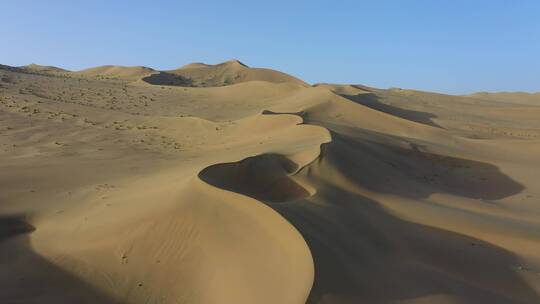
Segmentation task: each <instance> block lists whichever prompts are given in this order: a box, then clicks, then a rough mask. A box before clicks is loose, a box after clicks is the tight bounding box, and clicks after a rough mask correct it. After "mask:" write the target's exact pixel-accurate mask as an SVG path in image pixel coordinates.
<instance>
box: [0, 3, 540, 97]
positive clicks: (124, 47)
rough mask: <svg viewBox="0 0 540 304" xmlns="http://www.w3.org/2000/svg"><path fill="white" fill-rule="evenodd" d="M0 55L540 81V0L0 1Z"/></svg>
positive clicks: (378, 77) (22, 60) (539, 87)
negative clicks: (230, 63) (235, 61)
mask: <svg viewBox="0 0 540 304" xmlns="http://www.w3.org/2000/svg"><path fill="white" fill-rule="evenodd" d="M0 4H1V5H0V8H1V10H2V24H1V26H0V63H2V64H8V65H15V66H17V65H25V64H29V63H38V64H44V65H55V66H59V67H63V68H67V69H71V70H78V69H83V68H87V67H91V66H96V65H104V64H117V65H144V66H149V67H153V68H156V69H172V68H176V67H178V66H181V65H184V64H186V63H190V62H195V61H197V62H205V63H219V62H221V61H225V60H228V59H231V58H237V59H239V60H241V61H242V62H244V63H245V64H247V65H250V66H256V67H270V68H273V69H277V70H281V71H284V72H287V73H290V74H292V75H294V76H297V77H300V78H302V79H304V80H306V81H308V82H310V83H316V82H333V83H354V84H365V85H370V86H375V87H381V88H386V87H402V88H415V89H422V90H431V91H439V92H447V93H455V94H462V93H469V92H473V91H540V1H538V0H521V1H519V0H515V1H510V0H508V1H502V0H501V1H500V0H489V1H488V0H486V1H484V0H466V1H464V0H425V1H420V0H418V1H413V0H410V1H405V0H403V1H398V0H396V1H337V0H335V1H316V0H314V1H293V0H290V1H275V0H274V1H203V0H200V1H158V0H155V1H152V0H145V1H113V0H109V1H100V0H93V1H77V0H69V1H68V0H65V1H54V0H47V1H44V0H34V1H25V0H17V1H8V0H2V1H1V2H0Z"/></svg>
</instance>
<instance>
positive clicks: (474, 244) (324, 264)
mask: <svg viewBox="0 0 540 304" xmlns="http://www.w3.org/2000/svg"><path fill="white" fill-rule="evenodd" d="M321 186H324V187H326V190H325V191H322V192H318V193H317V194H316V195H315V196H314V197H312V198H310V199H308V200H306V201H304V202H298V203H294V204H282V205H273V207H274V208H275V210H277V211H278V212H280V214H282V215H283V216H284V217H285V218H286V219H287V220H289V221H290V222H291V223H292V224H293V225H294V226H295V227H296V228H297V229H298V230H299V231H300V233H301V234H302V235H303V236H304V238H305V239H306V242H307V243H308V246H309V248H310V250H311V252H312V255H313V260H314V263H315V283H314V285H313V287H312V290H311V294H310V297H309V299H308V302H307V303H395V302H398V301H405V300H412V299H418V298H424V297H429V296H434V295H441V294H444V295H446V296H449V297H450V296H451V297H453V298H454V299H455V300H456V302H455V303H531V304H532V303H537V301H538V300H539V299H540V298H538V296H537V295H536V293H535V292H534V290H532V289H531V288H530V287H529V286H528V284H527V283H526V282H525V281H523V280H522V279H521V278H520V277H519V276H518V275H516V273H515V269H516V268H517V267H519V265H520V263H521V261H520V260H519V259H518V258H517V257H516V256H515V255H514V254H512V253H511V252H509V251H507V250H505V249H503V248H500V247H498V246H494V245H492V244H489V243H487V242H484V241H481V240H479V239H476V238H473V237H468V236H465V235H461V234H458V233H454V232H451V231H447V230H443V229H437V228H433V227H428V226H424V225H421V224H416V223H412V222H408V221H404V220H402V219H399V218H397V217H395V216H393V215H392V214H391V213H389V212H387V211H386V210H385V209H384V208H382V207H381V206H380V205H379V203H378V202H377V201H374V200H371V199H368V198H365V197H362V196H360V195H357V194H355V193H352V192H350V191H346V190H343V189H339V188H338V187H335V186H332V185H328V184H326V185H321ZM323 202H325V203H323ZM433 303H437V302H433Z"/></svg>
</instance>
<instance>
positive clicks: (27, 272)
mask: <svg viewBox="0 0 540 304" xmlns="http://www.w3.org/2000/svg"><path fill="white" fill-rule="evenodd" d="M34 230H35V228H34V227H33V226H32V225H30V224H28V223H27V222H25V221H24V218H23V217H19V216H9V217H6V216H4V217H0V303H5V304H8V303H9V304H15V303H20V304H23V303H24V304H28V303H39V304H48V303H51V304H52V303H55V304H56V303H79V304H86V303H88V304H95V303H100V304H101V303H103V304H113V303H119V302H118V301H114V300H113V299H111V298H109V297H108V296H106V295H104V294H103V293H101V292H99V291H97V290H95V289H94V288H93V287H92V286H90V285H88V284H87V283H85V282H83V281H82V280H80V279H79V278H77V277H75V276H74V275H72V274H70V273H67V272H65V271H64V270H62V269H60V268H59V267H58V266H55V265H54V264H52V263H50V262H48V261H47V260H45V259H44V258H42V257H40V256H39V255H37V254H36V253H34V252H33V250H32V247H31V245H30V240H29V233H31V232H32V231H34Z"/></svg>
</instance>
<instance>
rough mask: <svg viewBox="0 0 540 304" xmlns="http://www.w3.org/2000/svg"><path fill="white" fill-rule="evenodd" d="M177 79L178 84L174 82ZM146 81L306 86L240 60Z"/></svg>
mask: <svg viewBox="0 0 540 304" xmlns="http://www.w3.org/2000/svg"><path fill="white" fill-rule="evenodd" d="M175 78H176V79H177V81H176V82H174V80H173V79H175ZM144 80H145V81H147V82H149V83H152V84H173V85H185V86H194V87H215V86H224V85H231V84H236V83H241V82H246V81H267V82H272V83H283V82H287V83H294V84H299V85H304V86H305V85H306V83H305V82H303V81H302V80H300V79H298V78H295V77H292V76H290V75H287V74H285V73H282V72H278V71H274V70H270V69H261V68H250V67H248V66H246V65H245V64H243V63H241V62H240V61H238V60H230V61H227V62H223V63H220V64H216V65H208V64H203V63H193V64H188V65H185V66H183V67H181V68H179V69H176V70H171V71H165V72H162V75H160V74H157V75H152V76H150V77H147V78H145V79H144ZM171 81H172V82H171Z"/></svg>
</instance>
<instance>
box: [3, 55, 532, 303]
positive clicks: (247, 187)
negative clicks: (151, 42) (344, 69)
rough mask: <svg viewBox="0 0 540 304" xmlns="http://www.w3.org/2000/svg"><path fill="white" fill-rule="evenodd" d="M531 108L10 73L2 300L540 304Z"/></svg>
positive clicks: (117, 71) (188, 80) (218, 69)
mask: <svg viewBox="0 0 540 304" xmlns="http://www.w3.org/2000/svg"><path fill="white" fill-rule="evenodd" d="M537 95H538V94H525V93H496V94H491V93H478V94H473V95H471V96H453V95H446V94H439V93H432V92H422V91H416V90H404V89H388V90H385V89H378V88H371V87H367V86H362V85H357V84H324V83H321V84H315V85H308V84H306V83H305V82H303V81H302V80H299V79H297V78H295V77H293V76H290V75H287V74H285V73H282V72H278V71H274V70H269V69H260V68H250V67H247V66H246V65H244V64H242V63H241V62H240V61H237V60H232V61H227V62H224V63H221V64H217V65H208V64H204V63H193V64H189V65H186V66H183V67H181V68H179V69H176V70H171V71H157V70H154V69H151V68H147V67H122V66H112V65H109V66H101V67H95V68H90V69H86V70H83V71H76V72H70V71H67V70H63V69H60V68H55V67H47V66H39V65H29V66H25V67H10V66H2V65H0V139H1V140H0V185H1V188H0V190H1V191H0V263H1V265H2V267H0V290H1V291H0V303H25V304H26V303H36V304H37V303H39V304H43V303H45V304H48V303H55V304H56V303H81V304H83V303H88V304H90V303H92V304H93V303H111V304H112V303H130V304H131V303H133V304H139V303H140V304H143V303H144V304H164V303H182V304H213V303H235V304H254V303H257V304H277V303H279V304H303V303H309V304H315V303H317V304H349V303H400V304H425V303H437V304H438V303H452V304H469V303H516V304H518V303H519V304H537V303H540V220H539V218H540V207H539V204H538V203H539V198H540V183H539V182H538V181H539V180H540V161H539V155H540V120H539V119H538V118H539V117H540V103H537V101H536V100H537Z"/></svg>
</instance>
